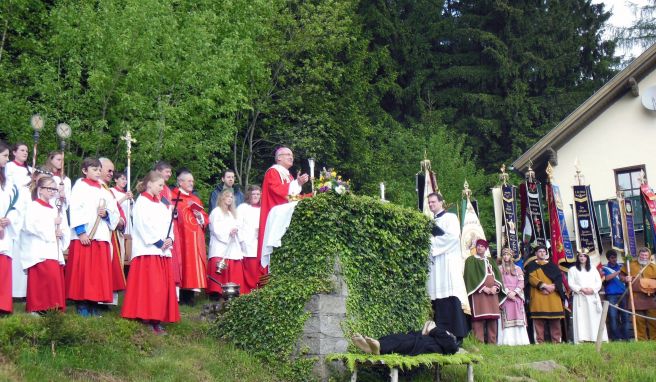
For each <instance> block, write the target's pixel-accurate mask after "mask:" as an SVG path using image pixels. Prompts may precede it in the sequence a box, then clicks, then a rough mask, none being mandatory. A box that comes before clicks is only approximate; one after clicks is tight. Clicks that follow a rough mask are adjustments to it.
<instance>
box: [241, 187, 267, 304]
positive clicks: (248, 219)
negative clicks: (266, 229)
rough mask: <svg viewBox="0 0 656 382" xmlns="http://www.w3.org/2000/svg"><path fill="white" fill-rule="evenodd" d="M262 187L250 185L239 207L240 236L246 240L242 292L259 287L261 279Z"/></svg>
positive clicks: (248, 291) (245, 292)
mask: <svg viewBox="0 0 656 382" xmlns="http://www.w3.org/2000/svg"><path fill="white" fill-rule="evenodd" d="M261 196H262V189H261V188H260V187H259V186H255V185H252V186H249V187H248V191H246V200H245V202H244V203H242V204H240V205H239V206H238V207H237V219H238V220H239V231H240V233H239V237H241V238H242V240H243V242H244V260H242V263H243V266H244V285H242V286H241V289H240V293H241V294H247V293H250V291H251V290H252V289H255V288H256V287H257V282H258V281H259V279H260V261H259V260H258V259H257V235H258V232H259V228H260V198H261Z"/></svg>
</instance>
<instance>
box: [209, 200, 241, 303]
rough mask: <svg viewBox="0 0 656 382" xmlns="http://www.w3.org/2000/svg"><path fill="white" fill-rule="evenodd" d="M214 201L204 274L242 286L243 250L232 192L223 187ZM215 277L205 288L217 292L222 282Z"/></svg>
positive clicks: (213, 292)
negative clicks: (207, 262)
mask: <svg viewBox="0 0 656 382" xmlns="http://www.w3.org/2000/svg"><path fill="white" fill-rule="evenodd" d="M217 203H218V205H217V206H216V208H214V210H212V213H211V214H210V254H209V259H210V260H209V264H208V267H207V274H208V275H210V276H211V277H212V278H213V279H214V280H216V281H218V282H219V283H221V284H227V283H235V284H238V285H239V286H240V287H241V286H242V285H245V283H244V268H243V266H242V259H243V258H244V252H243V251H242V246H243V242H242V239H241V232H240V230H239V227H240V226H239V220H238V219H237V214H236V211H235V206H234V195H233V193H232V191H231V190H230V189H225V190H223V191H222V192H221V193H220V194H219V199H218V200H217ZM214 280H212V279H210V281H209V284H208V285H207V291H208V293H211V294H215V295H216V294H218V295H220V294H221V293H222V289H221V285H220V284H218V283H217V282H215V281H214Z"/></svg>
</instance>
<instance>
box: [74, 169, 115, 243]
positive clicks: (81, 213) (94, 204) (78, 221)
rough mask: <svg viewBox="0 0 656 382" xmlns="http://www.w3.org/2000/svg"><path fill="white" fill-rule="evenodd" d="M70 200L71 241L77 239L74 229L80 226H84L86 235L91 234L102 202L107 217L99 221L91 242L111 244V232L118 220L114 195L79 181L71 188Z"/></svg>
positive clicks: (82, 180) (100, 187)
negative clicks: (101, 201) (102, 201)
mask: <svg viewBox="0 0 656 382" xmlns="http://www.w3.org/2000/svg"><path fill="white" fill-rule="evenodd" d="M70 200H71V203H70V215H71V240H76V239H78V236H77V234H76V233H75V227H78V226H80V225H84V228H85V232H86V233H87V234H90V233H91V230H92V229H93V225H94V223H95V222H96V218H97V217H98V206H99V204H100V200H104V201H105V209H106V210H107V217H105V218H101V219H100V223H99V224H98V228H97V230H96V234H95V236H94V237H93V240H97V241H106V242H108V243H111V237H112V232H111V231H113V230H114V229H116V225H117V224H118V220H119V218H120V215H119V212H118V208H117V204H116V201H115V200H114V195H112V193H111V192H109V190H106V189H104V188H103V187H102V186H99V187H94V186H91V185H89V184H87V183H86V182H85V181H84V179H81V180H79V181H77V182H76V183H75V186H73V190H72V191H71V198H70Z"/></svg>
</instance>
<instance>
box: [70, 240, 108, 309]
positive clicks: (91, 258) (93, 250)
mask: <svg viewBox="0 0 656 382" xmlns="http://www.w3.org/2000/svg"><path fill="white" fill-rule="evenodd" d="M68 252H69V256H68V262H67V263H66V271H65V280H66V298H68V299H69V300H74V301H95V302H112V300H113V298H112V261H111V259H110V254H109V243H108V242H106V241H96V240H91V245H88V246H84V245H82V243H81V242H80V241H79V240H73V241H71V246H70V248H69V250H68Z"/></svg>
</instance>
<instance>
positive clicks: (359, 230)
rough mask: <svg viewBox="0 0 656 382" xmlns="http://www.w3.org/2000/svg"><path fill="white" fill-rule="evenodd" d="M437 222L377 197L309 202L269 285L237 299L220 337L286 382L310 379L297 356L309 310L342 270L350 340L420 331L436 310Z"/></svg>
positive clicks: (220, 325) (277, 256)
mask: <svg viewBox="0 0 656 382" xmlns="http://www.w3.org/2000/svg"><path fill="white" fill-rule="evenodd" d="M430 224H431V222H430V220H429V219H428V218H426V217H425V216H424V215H422V214H420V213H419V212H416V211H412V210H409V209H406V208H403V207H399V206H396V205H393V204H390V203H382V202H380V201H379V200H376V199H373V198H370V197H358V196H354V195H345V196H337V195H335V194H332V193H326V194H320V195H318V196H317V197H314V198H311V199H305V200H303V201H301V202H299V204H298V206H297V207H296V211H295V212H294V216H293V218H292V221H291V224H290V226H289V229H288V230H287V233H286V234H285V237H284V239H283V244H282V247H280V248H277V249H276V250H275V251H274V253H273V254H272V260H273V261H272V273H271V282H270V283H269V285H267V286H266V287H265V288H263V289H260V290H257V291H254V292H253V293H251V294H249V295H245V296H241V297H239V298H237V299H235V300H233V301H232V302H231V303H230V308H229V309H228V311H227V312H226V313H225V314H224V316H223V317H222V318H221V319H220V320H218V321H217V325H216V327H215V328H214V330H213V331H214V333H215V334H216V335H218V336H220V337H223V338H227V339H229V340H231V341H232V342H234V343H235V344H236V345H237V346H239V347H241V348H244V349H246V350H249V351H250V352H253V353H254V354H256V355H257V356H258V357H260V358H263V359H265V360H267V361H268V362H270V363H274V364H275V365H276V368H277V369H279V370H281V372H280V374H281V375H280V376H281V377H283V378H284V379H285V380H288V379H296V380H304V379H309V378H310V370H311V368H310V366H311V364H310V363H309V362H307V359H304V358H303V357H302V355H299V354H296V353H295V345H296V343H297V341H298V338H299V336H300V334H301V332H302V330H303V325H304V323H305V320H306V319H307V318H308V315H309V314H308V313H307V312H305V311H304V307H305V305H306V303H307V302H308V301H309V299H310V297H311V296H312V295H314V294H317V293H329V292H330V291H331V290H332V288H333V284H332V281H331V276H332V275H333V273H334V271H335V267H336V265H337V264H338V265H339V266H340V267H341V270H342V273H343V277H344V280H345V282H346V285H347V287H348V298H347V302H346V316H347V317H346V321H345V322H344V324H343V331H344V333H345V335H347V336H350V334H351V333H353V332H361V333H366V334H367V335H371V336H376V337H377V336H382V335H385V334H388V333H393V332H403V331H408V330H413V329H417V328H418V327H419V326H420V325H421V323H422V322H423V320H424V319H425V318H426V317H428V315H429V311H430V306H429V301H428V296H427V293H426V278H427V254H428V251H429V245H430V242H429V232H430ZM299 363H300V364H302V365H303V366H302V367H299Z"/></svg>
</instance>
